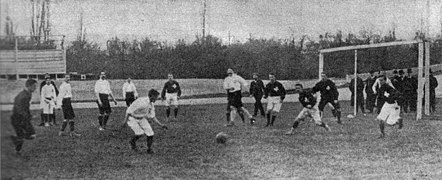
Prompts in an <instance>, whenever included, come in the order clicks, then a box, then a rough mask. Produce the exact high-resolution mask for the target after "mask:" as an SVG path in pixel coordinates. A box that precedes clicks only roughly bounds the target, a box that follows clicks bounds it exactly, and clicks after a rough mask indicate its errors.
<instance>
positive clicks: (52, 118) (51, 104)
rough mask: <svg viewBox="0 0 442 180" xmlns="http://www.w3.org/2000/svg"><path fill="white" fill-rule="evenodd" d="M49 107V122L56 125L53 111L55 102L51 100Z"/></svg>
mask: <svg viewBox="0 0 442 180" xmlns="http://www.w3.org/2000/svg"><path fill="white" fill-rule="evenodd" d="M50 108H51V110H50V111H51V113H50V118H51V121H50V124H52V125H57V121H56V119H55V112H54V109H55V102H54V101H51V103H50Z"/></svg>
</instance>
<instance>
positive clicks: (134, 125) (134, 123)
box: [127, 117, 144, 152]
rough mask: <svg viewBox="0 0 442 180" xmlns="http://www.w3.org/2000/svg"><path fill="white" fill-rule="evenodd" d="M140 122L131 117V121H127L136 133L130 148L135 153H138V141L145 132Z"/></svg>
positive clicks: (130, 142)
mask: <svg viewBox="0 0 442 180" xmlns="http://www.w3.org/2000/svg"><path fill="white" fill-rule="evenodd" d="M138 121H139V120H136V119H135V118H133V117H129V120H128V121H127V125H128V126H129V127H130V128H131V129H132V131H134V135H133V136H132V138H131V140H130V141H129V144H130V147H131V149H132V150H134V151H136V152H137V151H138V148H137V140H138V139H140V138H141V137H142V136H143V134H144V130H143V129H142V128H141V126H140V124H139V123H138Z"/></svg>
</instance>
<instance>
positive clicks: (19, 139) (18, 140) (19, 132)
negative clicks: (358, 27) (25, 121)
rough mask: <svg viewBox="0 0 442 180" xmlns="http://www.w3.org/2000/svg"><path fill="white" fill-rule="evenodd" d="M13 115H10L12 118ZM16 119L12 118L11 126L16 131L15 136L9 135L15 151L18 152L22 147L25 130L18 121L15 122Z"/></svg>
mask: <svg viewBox="0 0 442 180" xmlns="http://www.w3.org/2000/svg"><path fill="white" fill-rule="evenodd" d="M12 118H13V117H11V119H12ZM17 120H18V119H12V127H13V128H14V131H15V133H16V136H11V139H12V142H13V143H14V146H15V152H16V153H17V154H20V151H21V149H22V147H23V143H24V136H25V131H24V128H23V127H22V125H21V123H20V122H17Z"/></svg>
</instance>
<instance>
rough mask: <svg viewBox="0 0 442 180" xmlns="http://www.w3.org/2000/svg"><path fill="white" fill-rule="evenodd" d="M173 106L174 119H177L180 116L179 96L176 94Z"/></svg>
mask: <svg viewBox="0 0 442 180" xmlns="http://www.w3.org/2000/svg"><path fill="white" fill-rule="evenodd" d="M172 105H173V106H174V109H173V115H174V118H175V119H176V118H177V116H178V96H177V94H175V95H174V96H173V99H172Z"/></svg>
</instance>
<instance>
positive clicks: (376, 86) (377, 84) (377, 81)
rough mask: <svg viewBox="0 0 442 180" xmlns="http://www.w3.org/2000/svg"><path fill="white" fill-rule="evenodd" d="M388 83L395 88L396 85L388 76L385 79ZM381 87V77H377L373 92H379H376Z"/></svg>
mask: <svg viewBox="0 0 442 180" xmlns="http://www.w3.org/2000/svg"><path fill="white" fill-rule="evenodd" d="M385 82H386V83H387V84H388V85H390V86H391V87H393V88H395V87H394V86H393V83H391V81H390V79H389V78H387V80H386V81H385ZM380 87H381V84H380V82H379V78H377V79H376V81H375V82H374V84H373V86H372V87H371V89H372V90H373V93H375V94H376V93H377V92H376V89H377V88H380Z"/></svg>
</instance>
